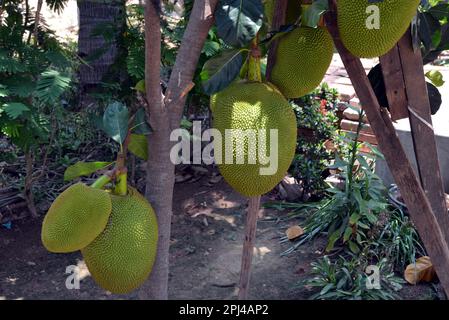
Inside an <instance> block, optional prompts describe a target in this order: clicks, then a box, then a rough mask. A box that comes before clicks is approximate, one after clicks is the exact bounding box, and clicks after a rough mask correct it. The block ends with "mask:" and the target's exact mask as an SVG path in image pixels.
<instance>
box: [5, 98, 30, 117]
mask: <svg viewBox="0 0 449 320" xmlns="http://www.w3.org/2000/svg"><path fill="white" fill-rule="evenodd" d="M1 109H2V110H3V111H4V112H6V114H7V115H8V116H9V117H10V118H11V119H17V118H18V117H20V116H21V115H22V114H23V113H24V112H26V111H29V110H30V108H29V107H28V106H26V105H24V104H23V103H21V102H9V103H4V104H3V105H2V107H1Z"/></svg>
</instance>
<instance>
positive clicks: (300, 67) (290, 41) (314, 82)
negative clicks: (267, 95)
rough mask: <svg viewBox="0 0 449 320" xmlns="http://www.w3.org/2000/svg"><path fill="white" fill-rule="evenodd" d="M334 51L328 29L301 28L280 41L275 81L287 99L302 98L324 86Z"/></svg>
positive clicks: (274, 74)
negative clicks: (322, 83)
mask: <svg viewBox="0 0 449 320" xmlns="http://www.w3.org/2000/svg"><path fill="white" fill-rule="evenodd" d="M333 52H334V46H333V41H332V37H331V35H330V34H329V32H328V31H327V29H326V28H321V27H318V28H309V27H300V28H297V29H295V30H293V31H291V32H289V33H288V34H286V35H285V36H283V37H282V38H281V39H280V40H279V44H278V48H277V52H276V63H275V65H274V67H273V70H272V73H271V82H272V83H273V84H274V85H275V86H277V87H278V88H279V90H280V91H281V92H282V94H283V95H284V96H285V97H286V98H289V99H294V98H300V97H302V96H304V95H305V94H307V93H309V92H311V91H313V90H314V89H315V88H316V87H318V86H319V85H320V83H321V81H322V80H323V78H324V76H325V74H326V71H327V69H328V68H329V65H330V64H331V62H332V56H333Z"/></svg>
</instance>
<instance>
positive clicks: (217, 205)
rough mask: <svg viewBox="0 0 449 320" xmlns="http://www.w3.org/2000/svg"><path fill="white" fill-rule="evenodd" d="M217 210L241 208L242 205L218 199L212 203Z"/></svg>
mask: <svg viewBox="0 0 449 320" xmlns="http://www.w3.org/2000/svg"><path fill="white" fill-rule="evenodd" d="M212 205H213V206H214V207H215V208H220V209H228V208H236V207H239V206H240V203H238V202H237V201H230V200H225V199H218V200H216V201H214V202H213V203H212Z"/></svg>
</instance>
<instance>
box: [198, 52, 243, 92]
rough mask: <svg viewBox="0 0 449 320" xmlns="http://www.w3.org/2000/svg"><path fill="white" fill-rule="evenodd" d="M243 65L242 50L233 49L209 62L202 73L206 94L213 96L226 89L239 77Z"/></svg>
mask: <svg viewBox="0 0 449 320" xmlns="http://www.w3.org/2000/svg"><path fill="white" fill-rule="evenodd" d="M242 65H243V54H242V52H241V50H238V49H232V50H226V51H223V52H222V53H220V54H219V55H218V56H215V57H213V58H212V59H210V60H208V61H207V62H206V63H205V64H204V67H203V70H202V71H201V81H202V84H203V89H204V92H206V93H207V94H209V95H211V94H214V93H216V92H218V91H221V90H223V89H224V88H226V87H227V86H228V85H229V84H230V83H231V82H232V81H233V80H234V79H235V78H236V77H237V76H238V75H239V72H240V68H241V67H242Z"/></svg>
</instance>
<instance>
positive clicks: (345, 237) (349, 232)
mask: <svg viewBox="0 0 449 320" xmlns="http://www.w3.org/2000/svg"><path fill="white" fill-rule="evenodd" d="M351 236H352V228H351V227H347V228H346V230H345V233H344V235H343V242H347V241H348V240H349V239H350V238H351Z"/></svg>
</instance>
